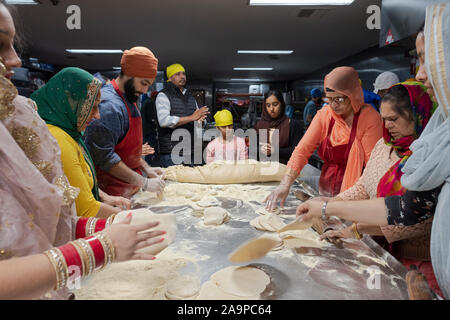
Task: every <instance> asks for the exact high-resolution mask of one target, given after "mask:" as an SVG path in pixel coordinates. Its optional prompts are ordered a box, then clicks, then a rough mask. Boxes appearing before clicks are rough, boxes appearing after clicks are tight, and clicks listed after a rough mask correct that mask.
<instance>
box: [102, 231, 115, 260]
mask: <svg viewBox="0 0 450 320" xmlns="http://www.w3.org/2000/svg"><path fill="white" fill-rule="evenodd" d="M98 235H99V236H100V237H102V238H103V240H104V241H105V242H106V244H107V247H108V249H109V251H110V253H111V260H110V261H111V262H113V261H114V260H116V248H115V247H114V244H113V243H112V240H111V238H110V237H109V236H108V235H107V234H106V233H105V232H103V231H100V232H98Z"/></svg>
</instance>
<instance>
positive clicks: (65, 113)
mask: <svg viewBox="0 0 450 320" xmlns="http://www.w3.org/2000/svg"><path fill="white" fill-rule="evenodd" d="M101 86H102V84H101V82H100V81H99V80H97V79H96V78H94V77H93V76H92V75H91V74H90V73H89V72H87V71H84V70H82V69H79V68H65V69H63V70H61V71H60V72H58V73H57V74H56V75H54V76H53V77H52V78H51V79H50V80H49V81H48V83H47V84H46V85H45V86H43V87H42V88H40V89H39V90H36V91H35V92H34V93H33V94H32V95H31V99H33V100H34V101H35V102H36V104H37V106H38V112H39V115H40V116H41V118H42V119H43V120H44V121H45V122H46V123H47V124H51V125H54V126H57V127H59V128H61V129H62V130H64V131H65V132H66V133H67V134H68V135H70V136H71V137H72V138H73V139H74V140H75V141H76V142H77V143H78V144H79V145H81V146H82V149H83V151H84V152H83V155H84V158H85V160H86V162H87V163H88V165H89V167H90V168H91V171H92V175H93V177H94V188H93V189H92V193H93V195H94V197H95V199H96V200H97V201H98V200H99V199H100V197H99V193H98V185H97V177H96V173H95V167H94V163H93V161H92V158H91V155H90V153H89V150H88V149H87V147H86V145H85V144H84V142H83V139H82V135H83V134H82V132H81V131H80V130H81V128H82V127H83V125H84V124H85V123H86V121H87V119H88V117H89V115H90V114H91V111H92V108H93V106H94V102H95V100H96V99H97V95H98V93H99V92H100V88H101Z"/></svg>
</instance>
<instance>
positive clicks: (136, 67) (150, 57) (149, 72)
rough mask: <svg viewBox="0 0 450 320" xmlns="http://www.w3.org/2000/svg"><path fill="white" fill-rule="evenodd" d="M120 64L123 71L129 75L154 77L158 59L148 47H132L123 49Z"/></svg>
mask: <svg viewBox="0 0 450 320" xmlns="http://www.w3.org/2000/svg"><path fill="white" fill-rule="evenodd" d="M120 66H121V67H122V71H123V73H124V74H125V75H127V76H129V77H138V78H148V79H154V78H156V74H157V72H158V59H156V57H155V55H154V54H153V52H151V51H150V50H149V49H147V48H145V47H134V48H131V49H130V50H125V52H124V53H123V55H122V60H121V61H120Z"/></svg>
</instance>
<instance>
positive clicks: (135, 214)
mask: <svg viewBox="0 0 450 320" xmlns="http://www.w3.org/2000/svg"><path fill="white" fill-rule="evenodd" d="M129 213H131V214H132V219H131V225H140V224H144V223H149V222H155V221H159V225H157V226H156V227H154V228H150V229H148V230H144V231H142V232H147V231H157V230H163V231H166V232H167V233H166V234H165V235H164V241H163V242H161V243H157V244H154V245H151V246H149V247H146V248H142V249H139V250H136V252H138V253H148V254H151V255H156V254H158V253H160V252H161V251H162V250H164V249H165V248H167V247H168V246H169V244H171V243H172V242H173V241H174V240H175V237H176V234H177V223H176V216H175V215H174V214H172V213H167V214H155V213H153V212H152V211H150V210H148V209H136V210H126V211H121V212H119V213H118V214H117V215H116V217H115V218H114V222H113V224H117V223H120V222H122V221H124V220H125V218H126V216H127V215H128V214H129Z"/></svg>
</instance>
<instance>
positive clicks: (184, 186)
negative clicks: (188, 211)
mask: <svg viewBox="0 0 450 320" xmlns="http://www.w3.org/2000/svg"><path fill="white" fill-rule="evenodd" d="M272 189H273V187H270V186H254V185H244V184H236V185H212V186H206V185H201V184H193V183H168V184H167V185H166V188H165V189H164V193H163V194H162V197H160V198H158V197H157V196H156V194H155V193H152V192H147V191H144V192H142V191H140V192H138V193H137V194H136V195H135V196H133V198H132V201H133V202H134V203H138V204H142V205H152V206H154V205H157V206H180V205H192V204H194V205H195V206H201V205H202V204H204V203H203V202H204V201H203V202H202V200H206V199H210V200H213V198H215V197H223V198H229V199H238V200H242V201H256V202H259V203H261V202H262V201H263V200H264V198H265V197H266V196H268V195H269V194H270V190H272ZM213 205H214V202H213V201H211V205H206V206H205V207H209V206H213Z"/></svg>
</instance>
